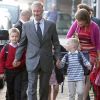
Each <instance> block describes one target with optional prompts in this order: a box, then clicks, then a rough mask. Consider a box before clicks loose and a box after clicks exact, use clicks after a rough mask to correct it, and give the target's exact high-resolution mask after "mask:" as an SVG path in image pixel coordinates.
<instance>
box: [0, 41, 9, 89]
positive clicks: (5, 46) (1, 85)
mask: <svg viewBox="0 0 100 100" xmlns="http://www.w3.org/2000/svg"><path fill="white" fill-rule="evenodd" d="M3 48H4V49H5V59H6V58H7V55H8V44H7V43H6V44H5V45H4V46H3ZM4 85H5V79H4V78H3V79H0V89H3V87H4Z"/></svg>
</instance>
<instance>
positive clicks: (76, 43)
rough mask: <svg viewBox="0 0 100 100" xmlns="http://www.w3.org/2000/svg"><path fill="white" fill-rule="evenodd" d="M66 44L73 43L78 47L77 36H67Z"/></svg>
mask: <svg viewBox="0 0 100 100" xmlns="http://www.w3.org/2000/svg"><path fill="white" fill-rule="evenodd" d="M66 45H68V46H70V45H75V47H77V48H78V47H79V40H78V39H77V38H69V39H67V43H66Z"/></svg>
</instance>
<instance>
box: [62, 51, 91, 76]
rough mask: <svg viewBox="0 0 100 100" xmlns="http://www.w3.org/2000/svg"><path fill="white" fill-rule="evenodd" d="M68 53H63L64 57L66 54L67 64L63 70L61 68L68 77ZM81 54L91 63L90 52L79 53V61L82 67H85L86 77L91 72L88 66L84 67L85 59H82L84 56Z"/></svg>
mask: <svg viewBox="0 0 100 100" xmlns="http://www.w3.org/2000/svg"><path fill="white" fill-rule="evenodd" d="M67 53H68V52H63V53H62V57H63V56H64V55H65V54H66V63H65V65H64V67H63V68H61V71H62V73H63V74H64V75H67V68H68V54H67ZM81 53H83V55H84V56H85V58H86V59H87V60H88V61H89V53H88V51H82V52H81V51H79V52H78V59H79V62H80V64H81V65H82V67H83V70H84V75H89V74H90V70H88V68H87V67H86V66H84V64H83V58H82V55H81Z"/></svg>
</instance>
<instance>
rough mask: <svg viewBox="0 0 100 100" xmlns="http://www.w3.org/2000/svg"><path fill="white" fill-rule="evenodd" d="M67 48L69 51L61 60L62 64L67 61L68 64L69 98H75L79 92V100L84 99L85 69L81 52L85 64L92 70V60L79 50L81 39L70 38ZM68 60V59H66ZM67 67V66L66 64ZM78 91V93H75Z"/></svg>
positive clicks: (73, 99) (72, 99)
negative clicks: (80, 58) (80, 59)
mask: <svg viewBox="0 0 100 100" xmlns="http://www.w3.org/2000/svg"><path fill="white" fill-rule="evenodd" d="M66 50H67V51H68V53H66V54H65V55H64V57H63V58H62V60H61V66H62V67H63V66H64V64H65V63H67V64H66V65H68V68H67V76H68V88H69V100H75V94H76V93H77V94H78V99H77V100H83V91H84V70H83V67H82V64H81V63H80V61H79V56H78V55H79V53H80V56H81V57H82V62H83V64H84V65H85V66H86V67H87V68H88V69H89V70H91V64H90V62H89V61H88V60H87V59H86V58H85V56H84V55H83V53H82V52H81V51H79V41H78V39H76V38H70V39H68V40H67V45H66ZM66 60H67V61H66ZM66 67H67V66H66ZM75 92H76V93H75Z"/></svg>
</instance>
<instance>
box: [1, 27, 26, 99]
mask: <svg viewBox="0 0 100 100" xmlns="http://www.w3.org/2000/svg"><path fill="white" fill-rule="evenodd" d="M19 37H20V32H19V30H18V29H17V28H11V29H10V30H9V43H8V44H6V45H5V46H4V47H3V48H2V50H1V52H0V78H3V77H4V74H5V76H6V82H7V93H8V98H9V100H21V72H22V71H23V69H24V67H23V66H24V64H25V54H23V57H22V58H21V59H20V61H19V62H18V63H17V64H16V66H13V64H12V63H13V60H14V57H15V53H16V49H17V47H18V41H19ZM7 51H8V53H7Z"/></svg>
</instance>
